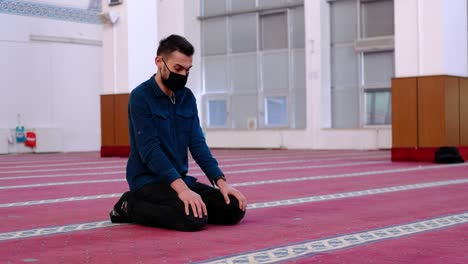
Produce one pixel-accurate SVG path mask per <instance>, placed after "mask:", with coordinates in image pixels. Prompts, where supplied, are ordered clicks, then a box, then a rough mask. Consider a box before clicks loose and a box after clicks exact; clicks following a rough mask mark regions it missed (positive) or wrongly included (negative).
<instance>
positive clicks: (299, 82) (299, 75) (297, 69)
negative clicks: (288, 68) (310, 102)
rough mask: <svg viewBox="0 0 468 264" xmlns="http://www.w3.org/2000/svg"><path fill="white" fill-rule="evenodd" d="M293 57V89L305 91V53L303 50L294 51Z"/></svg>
mask: <svg viewBox="0 0 468 264" xmlns="http://www.w3.org/2000/svg"><path fill="white" fill-rule="evenodd" d="M292 55H293V69H292V70H293V78H294V79H293V80H292V81H293V88H294V89H305V86H306V84H305V81H306V78H305V52H304V50H296V51H294V52H293V53H292Z"/></svg>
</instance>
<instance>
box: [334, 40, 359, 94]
mask: <svg viewBox="0 0 468 264" xmlns="http://www.w3.org/2000/svg"><path fill="white" fill-rule="evenodd" d="M331 50H332V54H331V59H332V61H331V67H332V70H331V74H332V86H334V87H337V86H352V87H356V86H358V84H359V81H358V63H357V54H356V52H355V51H354V47H353V46H352V45H349V46H340V47H332V49H331Z"/></svg>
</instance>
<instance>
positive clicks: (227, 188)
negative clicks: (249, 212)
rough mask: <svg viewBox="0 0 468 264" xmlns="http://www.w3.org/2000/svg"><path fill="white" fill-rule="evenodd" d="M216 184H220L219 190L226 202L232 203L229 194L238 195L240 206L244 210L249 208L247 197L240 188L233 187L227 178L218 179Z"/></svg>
mask: <svg viewBox="0 0 468 264" xmlns="http://www.w3.org/2000/svg"><path fill="white" fill-rule="evenodd" d="M216 185H218V187H219V190H220V191H221V193H222V194H223V196H224V200H225V201H226V204H229V203H230V200H229V195H232V196H234V197H236V199H237V201H239V208H240V209H241V210H242V211H245V209H246V208H247V198H245V196H244V195H243V194H242V193H241V192H240V191H239V190H237V189H236V188H234V187H232V186H231V185H229V184H228V183H227V182H226V181H225V180H222V179H221V180H218V181H217V182H216Z"/></svg>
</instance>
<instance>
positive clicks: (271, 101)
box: [200, 0, 306, 130]
mask: <svg viewBox="0 0 468 264" xmlns="http://www.w3.org/2000/svg"><path fill="white" fill-rule="evenodd" d="M201 10H202V14H201V16H200V19H201V25H202V28H201V32H202V34H201V35H202V51H201V52H202V66H203V96H202V101H203V110H204V113H205V114H204V116H203V122H202V123H203V125H204V126H205V127H207V128H213V129H216V128H222V129H240V130H248V129H256V128H265V129H267V128H305V122H306V121H305V120H306V115H305V111H306V98H305V90H306V89H305V52H304V46H305V36H304V34H305V33H304V28H305V27H304V8H303V2H302V1H298V0H257V1H256V0H202V1H201Z"/></svg>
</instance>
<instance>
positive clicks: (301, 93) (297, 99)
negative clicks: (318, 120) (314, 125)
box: [291, 89, 307, 128]
mask: <svg viewBox="0 0 468 264" xmlns="http://www.w3.org/2000/svg"><path fill="white" fill-rule="evenodd" d="M293 100H294V101H292V102H291V108H293V109H294V110H293V111H294V113H293V115H292V117H293V120H294V123H293V124H292V126H293V128H305V127H306V117H307V107H306V89H295V90H294V97H293Z"/></svg>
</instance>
